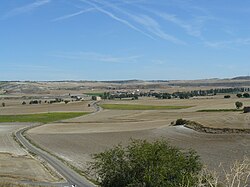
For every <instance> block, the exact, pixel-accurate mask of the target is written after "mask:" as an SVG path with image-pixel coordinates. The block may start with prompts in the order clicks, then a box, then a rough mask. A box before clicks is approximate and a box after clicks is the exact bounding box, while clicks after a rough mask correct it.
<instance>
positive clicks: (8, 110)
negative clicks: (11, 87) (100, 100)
mask: <svg viewBox="0 0 250 187" xmlns="http://www.w3.org/2000/svg"><path fill="white" fill-rule="evenodd" d="M22 101H23V100H21V99H15V100H1V101H0V102H5V103H6V106H5V107H0V115H18V114H36V113H47V112H83V111H84V112H92V111H94V109H93V108H92V107H88V104H89V103H91V102H90V101H74V102H70V103H68V104H65V103H64V102H62V103H54V104H47V103H44V102H43V103H42V104H36V105H34V104H33V105H30V104H28V103H29V100H26V103H27V104H26V105H22Z"/></svg>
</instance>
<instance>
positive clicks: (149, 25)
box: [130, 15, 186, 45]
mask: <svg viewBox="0 0 250 187" xmlns="http://www.w3.org/2000/svg"><path fill="white" fill-rule="evenodd" d="M130 17H131V18H133V20H134V21H135V22H137V23H139V24H140V25H142V26H144V27H145V29H147V30H148V31H149V32H150V33H151V34H153V35H155V36H157V37H159V38H161V39H163V40H167V41H170V42H173V43H176V44H181V45H185V44H186V43H185V42H184V41H181V40H179V39H178V38H176V37H175V36H172V35H170V34H167V33H166V32H165V31H163V30H162V29H161V26H160V24H159V23H158V22H157V21H156V20H155V19H153V18H151V17H149V16H148V15H139V16H136V15H130Z"/></svg>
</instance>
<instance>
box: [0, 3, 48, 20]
mask: <svg viewBox="0 0 250 187" xmlns="http://www.w3.org/2000/svg"><path fill="white" fill-rule="evenodd" d="M50 2H51V0H37V1H35V2H33V3H30V4H27V5H24V6H22V7H18V8H15V9H13V10H11V11H9V12H8V13H6V14H5V15H4V16H3V17H2V18H3V19H6V18H8V17H12V16H17V15H19V14H22V13H26V12H30V11H32V10H34V9H36V8H38V7H40V6H43V5H46V4H48V3H50Z"/></svg>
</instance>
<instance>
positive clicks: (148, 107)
mask: <svg viewBox="0 0 250 187" xmlns="http://www.w3.org/2000/svg"><path fill="white" fill-rule="evenodd" d="M100 106H101V107H102V108H103V109H109V110H180V109H186V108H191V107H193V106H165V105H162V106H161V105H136V104H101V105H100Z"/></svg>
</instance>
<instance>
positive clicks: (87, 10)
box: [52, 8, 96, 22]
mask: <svg viewBox="0 0 250 187" xmlns="http://www.w3.org/2000/svg"><path fill="white" fill-rule="evenodd" d="M94 10H96V9H95V8H87V9H85V10H80V11H78V12H75V13H73V14H67V15H64V16H61V17H58V18H55V19H53V20H52V21H53V22H54V21H62V20H65V19H69V18H72V17H75V16H79V15H81V14H84V13H87V12H91V11H94Z"/></svg>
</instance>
